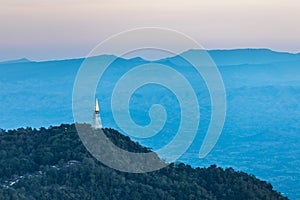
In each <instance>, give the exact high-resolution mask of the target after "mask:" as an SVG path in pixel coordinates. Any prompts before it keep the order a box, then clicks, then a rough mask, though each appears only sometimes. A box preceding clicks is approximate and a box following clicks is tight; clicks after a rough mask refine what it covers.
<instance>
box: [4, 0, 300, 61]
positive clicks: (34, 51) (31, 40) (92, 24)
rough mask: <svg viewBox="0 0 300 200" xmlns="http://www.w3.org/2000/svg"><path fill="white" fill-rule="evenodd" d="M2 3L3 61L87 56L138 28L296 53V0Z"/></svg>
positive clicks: (213, 44)
mask: <svg viewBox="0 0 300 200" xmlns="http://www.w3.org/2000/svg"><path fill="white" fill-rule="evenodd" d="M0 3H1V7H0V13H1V16H2V17H1V18H0V25H1V33H0V46H1V48H0V61H4V60H13V59H17V58H23V57H26V58H28V59H30V60H54V59H68V58H78V57H84V56H86V55H87V54H88V53H89V52H90V51H91V50H92V49H93V48H94V47H95V46H96V45H98V44H99V43H100V42H101V41H103V40H105V39H106V38H108V37H110V36H111V35H114V34H117V33H119V32H122V31H124V30H128V29H134V28H138V27H162V28H169V29H174V30H177V31H180V32H182V33H185V34H187V35H188V36H191V37H192V38H194V39H195V40H196V41H197V42H199V43H200V44H201V45H202V46H203V47H204V48H205V49H236V48H268V49H272V50H274V51H283V52H291V53H295V52H299V51H300V48H299V44H300V38H299V34H300V27H299V26H298V19H299V18H300V13H299V12H298V11H299V9H300V3H299V2H298V1H296V0H287V1H283V0H266V1H264V2H261V1H258V0H252V1H250V0H243V1H237V0H229V1H225V2H219V1H217V0H210V1H207V0H204V1H196V0H189V1H184V2H183V1H180V0H172V1H171V0H166V1H163V2H161V1H151V2H148V1H145V0H131V1H126V4H124V2H123V1H121V0H112V1H109V2H107V1H95V0H90V1H83V0H76V1H70V0H62V1H49V0H45V1H42V2H41V1H37V0H28V1H26V2H24V1H20V0H14V1H6V0H0ZM115 48H117V47H115Z"/></svg>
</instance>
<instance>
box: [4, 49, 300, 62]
mask: <svg viewBox="0 0 300 200" xmlns="http://www.w3.org/2000/svg"><path fill="white" fill-rule="evenodd" d="M248 49H250V50H270V51H272V52H276V53H289V54H294V55H296V54H300V51H299V52H288V51H276V50H273V49H269V48H230V49H205V50H206V51H231V50H248ZM189 50H195V49H189ZM189 50H187V51H189ZM196 50H201V49H196ZM184 52H185V51H183V52H181V53H184ZM181 53H179V54H176V55H180V54H181ZM102 55H113V56H116V57H120V58H125V59H131V58H137V57H140V58H142V59H144V60H156V59H151V58H150V59H149V58H148V57H147V55H146V56H144V55H136V54H133V55H131V56H129V57H124V56H117V55H115V54H102ZM99 56H101V55H99ZM172 56H173V55H171V56H165V57H163V58H168V57H172ZM85 57H86V55H83V56H78V57H66V58H49V59H47V58H45V59H41V60H35V59H29V58H27V57H17V58H12V59H4V60H0V63H5V62H10V61H19V60H23V59H24V60H25V59H26V60H28V61H30V62H47V61H60V60H73V59H84V58H85ZM159 59H161V58H159Z"/></svg>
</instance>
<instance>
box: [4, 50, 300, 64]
mask: <svg viewBox="0 0 300 200" xmlns="http://www.w3.org/2000/svg"><path fill="white" fill-rule="evenodd" d="M197 51H203V50H197V49H192V50H188V51H186V52H183V53H182V54H195V53H197ZM207 52H208V53H209V55H210V56H211V57H212V59H213V60H214V62H215V63H216V64H217V65H220V66H224V65H241V64H267V63H273V62H287V61H299V60H300V53H288V52H277V51H272V50H270V49H231V50H207ZM175 57H176V56H175ZM83 59H84V58H78V59H74V60H83ZM133 59H134V60H135V61H137V60H139V61H145V59H143V58H140V57H138V58H133ZM166 59H173V57H169V58H166ZM71 60H73V59H71ZM60 61H63V60H60ZM27 62H35V61H30V60H28V59H27V58H21V59H17V60H9V61H3V62H0V64H16V63H27ZM43 62H48V61H43Z"/></svg>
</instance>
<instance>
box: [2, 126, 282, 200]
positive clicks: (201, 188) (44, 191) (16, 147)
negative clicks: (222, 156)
mask: <svg viewBox="0 0 300 200" xmlns="http://www.w3.org/2000/svg"><path fill="white" fill-rule="evenodd" d="M81 126H83V127H84V128H86V130H87V131H94V130H92V129H91V128H90V125H87V124H84V125H81ZM0 132H1V133H0V141H1V145H0V184H1V185H0V199H12V200H18V199H24V200H25V199H26V200H30V199H51V200H55V199H99V200H100V199H107V200H108V199H109V200H111V199H125V200H126V199H130V200H137V199H168V200H171V199H180V200H184V199H230V200H234V199H243V200H245V199H251V200H253V199H287V198H285V197H283V196H281V195H280V193H278V192H276V191H274V190H273V188H272V185H271V184H269V183H266V182H265V181H261V180H259V179H257V178H256V177H255V176H254V175H248V174H246V173H243V172H236V171H234V170H233V169H232V168H228V169H225V170H224V169H222V168H220V167H217V166H215V165H211V166H210V167H209V168H196V169H194V168H192V167H191V166H189V165H185V164H183V163H176V164H173V163H172V164H170V165H169V166H168V167H166V168H163V169H161V170H159V171H155V172H151V173H143V174H131V173H124V172H119V171H116V170H114V169H111V168H108V167H106V166H104V165H103V164H101V163H100V162H99V161H97V160H96V159H95V158H93V157H92V156H91V155H90V154H89V152H88V151H87V150H86V149H85V147H84V146H83V145H82V143H81V141H80V139H79V137H78V134H77V132H76V128H75V125H74V124H72V125H66V124H62V125H61V126H58V127H49V128H48V129H46V128H40V129H39V130H37V129H32V128H19V129H17V130H8V131H4V130H0ZM104 132H105V134H106V135H107V136H108V137H109V138H110V139H111V140H112V142H114V143H115V144H116V145H118V146H119V147H122V148H123V149H126V150H128V151H131V152H149V151H150V150H149V149H148V148H145V147H142V146H141V145H139V144H138V143H136V142H132V141H131V140H130V138H129V137H127V136H123V135H122V134H120V133H119V132H117V131H115V130H113V129H104Z"/></svg>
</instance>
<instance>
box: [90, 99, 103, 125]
mask: <svg viewBox="0 0 300 200" xmlns="http://www.w3.org/2000/svg"><path fill="white" fill-rule="evenodd" d="M92 127H93V129H100V128H102V123H101V118H100V113H99V104H98V99H96V103H95V107H94V115H93V123H92Z"/></svg>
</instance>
